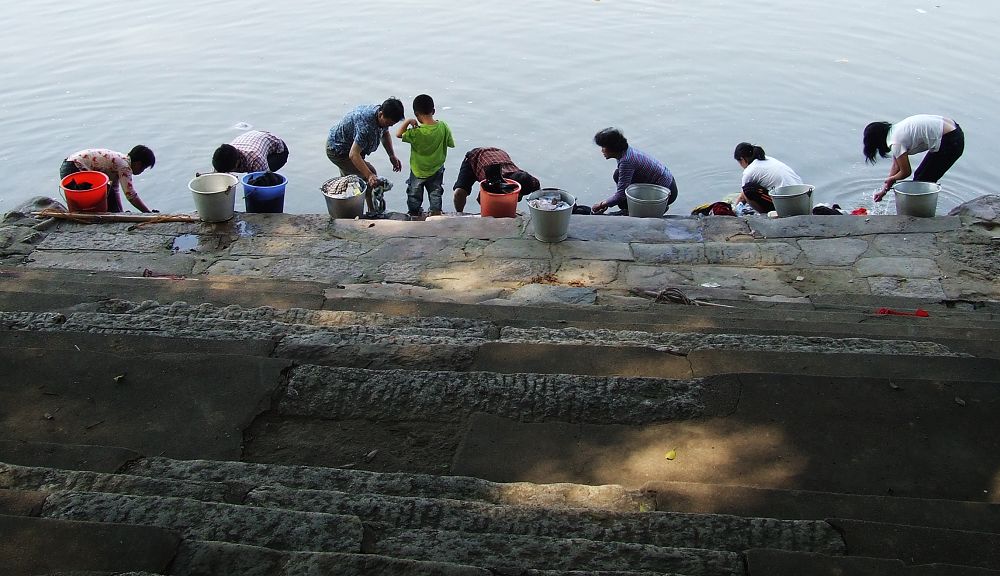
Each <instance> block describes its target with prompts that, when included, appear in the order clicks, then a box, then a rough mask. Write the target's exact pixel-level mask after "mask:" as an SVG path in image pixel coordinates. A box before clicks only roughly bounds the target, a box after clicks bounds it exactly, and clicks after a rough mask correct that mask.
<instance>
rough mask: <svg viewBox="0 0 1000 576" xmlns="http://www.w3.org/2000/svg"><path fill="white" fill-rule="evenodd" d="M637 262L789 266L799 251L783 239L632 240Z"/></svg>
mask: <svg viewBox="0 0 1000 576" xmlns="http://www.w3.org/2000/svg"><path fill="white" fill-rule="evenodd" d="M632 250H633V252H634V253H635V259H636V261H637V262H641V263H650V264H675V265H689V266H690V265H698V264H709V265H722V266H788V265H791V264H794V263H795V261H796V260H797V259H798V257H799V254H801V251H800V250H799V248H798V247H796V246H794V245H792V244H788V243H785V242H758V243H740V242H734V243H723V242H703V243H699V244H639V243H634V244H632Z"/></svg>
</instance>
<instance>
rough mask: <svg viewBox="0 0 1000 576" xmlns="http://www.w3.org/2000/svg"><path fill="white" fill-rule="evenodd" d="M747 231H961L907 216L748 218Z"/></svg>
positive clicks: (821, 234)
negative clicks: (749, 229)
mask: <svg viewBox="0 0 1000 576" xmlns="http://www.w3.org/2000/svg"><path fill="white" fill-rule="evenodd" d="M748 222H749V224H750V228H751V229H752V230H753V233H754V235H755V236H757V237H759V238H840V237H844V236H868V235H872V234H920V233H934V232H950V231H952V230H957V229H959V228H961V226H962V221H961V219H960V218H958V217H956V216H939V217H936V218H912V217H909V216H868V217H860V216H849V217H846V218H830V217H829V216H792V217H790V218H749V219H748Z"/></svg>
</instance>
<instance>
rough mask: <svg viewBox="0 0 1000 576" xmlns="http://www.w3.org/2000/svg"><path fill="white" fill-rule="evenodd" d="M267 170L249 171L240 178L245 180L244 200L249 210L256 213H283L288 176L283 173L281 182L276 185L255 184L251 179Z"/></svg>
mask: <svg viewBox="0 0 1000 576" xmlns="http://www.w3.org/2000/svg"><path fill="white" fill-rule="evenodd" d="M262 174H266V172H248V173H247V174H244V175H243V178H241V179H240V181H241V182H243V201H244V203H246V210H247V212H256V213H273V214H277V213H281V212H283V211H284V210H285V185H286V184H288V178H285V177H284V176H282V175H281V174H278V173H277V172H275V174H278V176H281V184H277V185H275V186H254V185H253V184H250V183H249V182H250V180H253V179H254V178H257V177H258V176H260V175H262Z"/></svg>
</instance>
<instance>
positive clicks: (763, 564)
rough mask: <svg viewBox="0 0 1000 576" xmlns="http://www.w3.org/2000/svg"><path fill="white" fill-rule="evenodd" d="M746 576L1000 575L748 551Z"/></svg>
mask: <svg viewBox="0 0 1000 576" xmlns="http://www.w3.org/2000/svg"><path fill="white" fill-rule="evenodd" d="M745 558H746V568H747V572H746V574H747V576H801V575H802V574H809V575H810V576H845V575H848V574H849V575H850V576H998V575H1000V572H998V571H995V570H987V569H983V568H976V567H973V566H956V565H952V564H940V563H935V564H925V565H919V566H913V565H907V564H906V563H904V562H903V561H902V560H886V559H882V558H865V557H859V556H829V555H825V554H814V553H809V552H788V551H784V550H749V551H747V552H746V554H745Z"/></svg>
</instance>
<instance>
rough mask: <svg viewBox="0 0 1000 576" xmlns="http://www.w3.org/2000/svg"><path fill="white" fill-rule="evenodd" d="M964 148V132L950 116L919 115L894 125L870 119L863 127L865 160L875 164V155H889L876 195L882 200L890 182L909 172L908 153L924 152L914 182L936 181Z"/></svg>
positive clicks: (885, 156)
mask: <svg viewBox="0 0 1000 576" xmlns="http://www.w3.org/2000/svg"><path fill="white" fill-rule="evenodd" d="M964 151H965V134H964V133H963V132H962V127H961V126H959V125H958V122H955V121H954V120H952V119H951V118H945V117H944V116H934V115H931V114H918V115H916V116H910V117H909V118H906V119H904V120H902V121H900V122H897V123H895V124H890V123H888V122H872V123H871V124H869V125H868V126H866V127H865V135H864V153H865V160H866V161H867V162H868V163H870V164H874V163H875V161H876V154H877V155H879V156H881V157H883V158H888V157H889V156H890V154H891V156H892V167H891V168H889V177H888V178H886V180H885V184H884V185H883V186H882V189H881V190H880V191H879V192H877V193H876V194H875V201H876V202H881V201H882V198H883V197H884V196H885V195H886V193H887V192H888V191H889V189H890V188H892V185H893V184H895V183H896V182H898V181H900V180H903V179H905V178H906V177H907V176H909V175H910V173H911V172H912V170H911V168H910V159H909V156H911V155H913V154H920V153H921V152H927V156H925V157H924V159H923V161H921V162H920V166H918V167H917V171H916V172H913V180H914V181H915V182H937V181H938V180H940V179H941V177H942V176H944V173H945V172H947V171H948V169H949V168H951V166H952V165H953V164H954V163H955V161H956V160H958V158H959V157H960V156H961V155H962V152H964Z"/></svg>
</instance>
